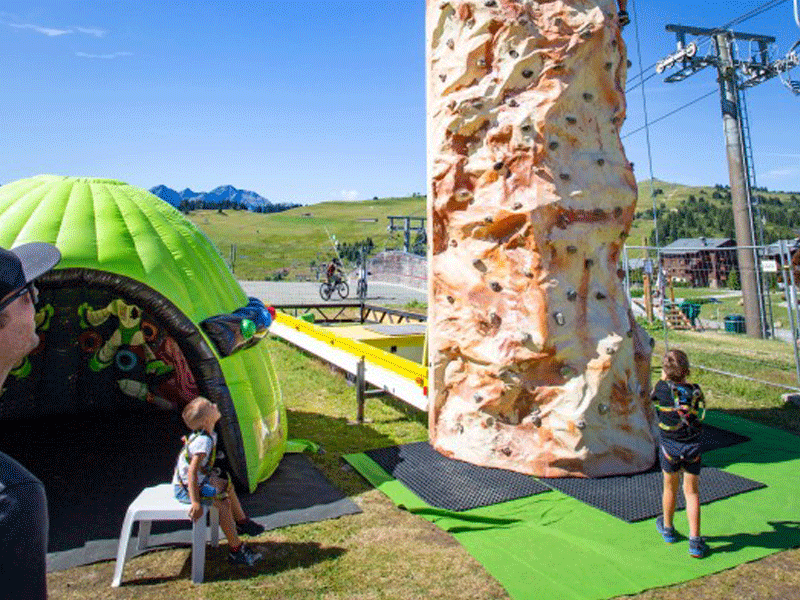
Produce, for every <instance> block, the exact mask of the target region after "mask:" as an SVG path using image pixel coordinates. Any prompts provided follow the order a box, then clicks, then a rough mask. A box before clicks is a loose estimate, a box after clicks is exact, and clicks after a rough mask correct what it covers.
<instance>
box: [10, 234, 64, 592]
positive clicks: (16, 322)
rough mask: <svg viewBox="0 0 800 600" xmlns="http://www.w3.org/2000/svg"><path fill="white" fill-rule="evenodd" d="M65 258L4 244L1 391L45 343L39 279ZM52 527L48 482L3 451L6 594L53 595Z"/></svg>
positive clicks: (49, 250) (48, 248)
mask: <svg viewBox="0 0 800 600" xmlns="http://www.w3.org/2000/svg"><path fill="white" fill-rule="evenodd" d="M59 260H61V253H60V252H59V251H58V249H57V248H56V247H55V246H53V245H52V244H41V243H33V244H24V245H22V246H17V247H16V248H13V249H12V250H5V249H3V248H0V390H2V389H3V384H4V383H5V381H6V377H8V374H9V372H10V371H11V369H12V368H13V367H14V366H15V365H17V364H18V363H19V362H20V361H21V360H22V359H23V358H25V357H26V356H27V355H28V353H29V352H31V350H33V349H34V348H36V346H37V345H38V344H39V336H38V335H37V334H36V325H35V323H34V315H35V313H36V309H35V308H34V304H36V297H37V293H38V292H37V290H36V287H35V286H34V284H33V281H34V279H36V278H37V277H39V276H40V275H42V274H43V273H46V272H47V271H49V270H50V269H52V268H53V267H54V266H56V264H57V263H58V261H59ZM0 393H2V392H1V391H0ZM0 402H2V397H1V396H0ZM47 526H48V520H47V500H46V498H45V494H44V486H43V485H42V482H41V481H39V480H38V479H37V478H36V477H34V476H33V475H32V474H31V473H30V472H29V471H28V470H27V469H26V468H25V467H23V466H22V465H21V464H19V463H18V462H17V461H15V460H14V459H13V458H11V457H10V456H7V455H5V454H3V453H2V452H0V594H2V595H3V597H8V598H26V599H28V598H30V599H37V600H38V599H39V598H47V578H46V566H45V557H46V553H47Z"/></svg>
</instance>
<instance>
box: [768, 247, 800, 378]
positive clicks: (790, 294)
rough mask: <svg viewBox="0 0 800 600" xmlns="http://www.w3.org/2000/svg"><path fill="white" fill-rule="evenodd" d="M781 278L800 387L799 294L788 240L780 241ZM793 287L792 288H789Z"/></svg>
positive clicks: (796, 374)
mask: <svg viewBox="0 0 800 600" xmlns="http://www.w3.org/2000/svg"><path fill="white" fill-rule="evenodd" d="M778 243H779V244H780V246H779V247H780V254H781V278H782V279H783V291H784V292H785V294H786V312H788V313H789V325H790V326H791V328H792V348H793V349H794V370H795V377H796V378H797V384H798V385H800V354H798V349H797V294H796V293H795V287H794V270H793V269H792V256H791V253H790V252H789V247H788V245H787V244H786V240H780V241H779V242H778ZM787 270H788V271H789V281H788V282H787V280H786V271H787ZM787 283H788V285H787ZM789 286H791V288H790V287H789ZM773 329H774V327H773Z"/></svg>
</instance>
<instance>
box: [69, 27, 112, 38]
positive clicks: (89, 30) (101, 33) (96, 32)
mask: <svg viewBox="0 0 800 600" xmlns="http://www.w3.org/2000/svg"><path fill="white" fill-rule="evenodd" d="M75 31H77V32H79V33H85V34H87V35H93V36H94V37H97V38H101V37H105V35H106V34H107V33H108V31H106V30H105V29H96V28H93V27H76V28H75Z"/></svg>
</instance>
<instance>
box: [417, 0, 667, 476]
mask: <svg viewBox="0 0 800 600" xmlns="http://www.w3.org/2000/svg"><path fill="white" fill-rule="evenodd" d="M426 19H427V44H428V48H427V63H428V71H427V96H428V172H429V190H428V213H429V217H430V218H429V227H430V230H429V239H430V240H431V250H430V252H431V256H430V266H431V277H430V282H429V286H430V289H429V291H430V298H431V302H430V341H429V344H430V349H431V361H432V378H431V404H430V411H429V415H430V416H429V418H430V421H429V427H430V438H431V442H432V444H433V445H434V447H435V448H436V449H437V450H439V451H440V452H442V453H443V454H445V455H447V456H451V457H454V458H458V459H461V460H465V461H468V462H472V463H476V464H479V465H485V466H491V467H501V468H506V469H513V470H516V471H521V472H523V473H529V474H533V475H539V476H544V477H562V476H578V477H580V476H590V477H596V476H602V475H610V474H621V473H633V472H638V471H642V470H644V469H647V468H648V467H650V466H651V465H652V464H653V462H654V460H655V457H656V454H655V448H656V443H655V437H654V424H655V415H654V414H653V411H652V407H651V405H650V402H649V392H650V383H649V380H650V372H649V365H650V354H651V344H652V340H651V339H650V338H649V336H648V335H647V334H646V333H645V332H644V331H643V330H642V329H641V328H639V327H638V326H637V325H636V323H635V321H634V319H633V316H632V314H631V312H630V309H629V307H628V303H627V301H626V298H625V293H624V290H623V286H622V281H621V278H622V275H623V273H622V271H620V269H619V258H620V251H621V248H622V246H623V244H624V241H625V238H626V237H627V233H628V231H629V229H630V225H631V220H632V218H633V213H634V210H635V207H636V182H635V179H634V176H633V170H632V165H631V164H630V163H629V162H628V160H627V158H626V157H625V152H624V149H623V147H622V143H621V142H620V138H619V130H620V127H621V125H622V122H623V120H624V118H625V95H624V84H625V77H626V70H627V64H626V63H627V58H626V53H625V47H624V44H623V41H622V38H621V36H620V27H619V23H618V18H617V5H616V3H615V2H613V0H612V1H603V0H600V1H595V2H591V1H580V0H572V1H560V0H554V1H540V2H534V1H529V0H473V1H458V0H451V1H442V0H428V4H427V15H426Z"/></svg>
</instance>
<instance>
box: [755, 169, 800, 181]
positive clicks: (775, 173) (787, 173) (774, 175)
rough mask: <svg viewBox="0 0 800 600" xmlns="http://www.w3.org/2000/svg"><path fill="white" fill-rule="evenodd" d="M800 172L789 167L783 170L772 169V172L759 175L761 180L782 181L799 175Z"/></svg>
mask: <svg viewBox="0 0 800 600" xmlns="http://www.w3.org/2000/svg"><path fill="white" fill-rule="evenodd" d="M798 172H800V171H798V169H796V168H792V167H787V168H783V169H772V170H770V171H767V172H766V173H761V174H760V175H759V178H765V179H780V178H782V177H791V176H793V175H797V174H798Z"/></svg>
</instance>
